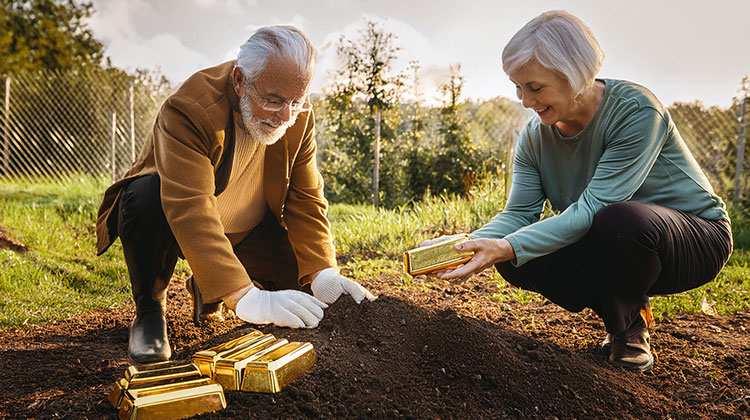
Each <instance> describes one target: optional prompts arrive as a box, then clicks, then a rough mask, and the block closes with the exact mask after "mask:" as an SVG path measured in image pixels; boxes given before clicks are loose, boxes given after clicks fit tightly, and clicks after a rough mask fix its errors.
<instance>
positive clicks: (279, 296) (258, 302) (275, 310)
mask: <svg viewBox="0 0 750 420" xmlns="http://www.w3.org/2000/svg"><path fill="white" fill-rule="evenodd" d="M327 307H328V305H326V304H325V303H323V302H321V301H319V300H318V299H316V298H315V297H313V296H310V295H308V294H307V293H305V292H300V291H298V290H277V291H267V290H261V289H258V288H257V287H254V288H252V289H250V290H249V291H248V292H247V293H246V294H245V296H243V297H242V299H240V301H239V302H237V307H236V308H235V311H234V312H235V313H236V314H237V316H238V317H239V318H240V319H242V320H243V321H247V322H250V323H252V324H275V325H278V326H280V327H290V328H303V327H304V328H315V327H317V326H318V323H319V322H320V320H321V319H323V309H325V308H327Z"/></svg>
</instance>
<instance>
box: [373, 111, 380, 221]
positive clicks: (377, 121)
mask: <svg viewBox="0 0 750 420" xmlns="http://www.w3.org/2000/svg"><path fill="white" fill-rule="evenodd" d="M374 149H375V167H374V168H373V170H372V205H373V206H375V207H377V206H378V198H379V197H380V191H379V188H380V107H379V106H377V105H375V147H374Z"/></svg>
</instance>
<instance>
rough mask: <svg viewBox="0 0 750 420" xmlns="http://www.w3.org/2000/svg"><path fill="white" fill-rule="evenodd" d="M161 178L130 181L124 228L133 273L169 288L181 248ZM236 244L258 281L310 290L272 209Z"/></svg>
mask: <svg viewBox="0 0 750 420" xmlns="http://www.w3.org/2000/svg"><path fill="white" fill-rule="evenodd" d="M160 182H161V181H160V178H159V175H156V174H153V175H145V176H142V177H139V178H136V179H135V180H133V181H131V182H130V183H129V184H128V185H127V187H125V189H124V190H123V194H122V198H121V200H120V228H119V234H120V240H121V241H122V246H123V250H124V251H125V252H126V261H127V264H128V271H129V272H130V273H131V278H132V277H133V276H132V274H133V273H137V274H138V276H139V277H138V278H154V279H156V285H155V286H156V287H155V289H157V290H164V289H165V288H166V285H167V284H168V283H169V279H170V277H171V276H172V273H173V271H174V267H175V265H176V264H177V258H178V257H179V256H180V254H181V253H180V248H179V245H178V244H177V241H176V240H175V237H174V235H173V234H172V230H171V228H170V227H169V224H168V223H167V219H166V218H165V216H164V211H163V210H162V206H161V193H160ZM233 248H234V253H235V255H236V256H237V258H238V259H239V260H240V262H241V263H242V265H243V266H244V267H245V270H246V271H247V273H248V275H249V276H250V278H251V279H252V280H253V282H255V283H256V285H258V286H260V287H262V288H264V289H267V290H277V289H296V290H305V291H308V292H309V286H305V287H301V286H299V283H298V282H297V260H296V258H295V257H294V252H293V251H292V247H291V244H290V243H289V239H288V237H287V233H286V230H285V229H284V228H283V227H281V225H279V223H278V221H277V220H276V218H275V217H274V215H273V213H272V212H271V211H270V210H268V211H267V214H266V217H265V219H263V221H262V222H260V223H259V224H258V225H257V226H256V227H255V228H253V230H252V231H250V233H249V234H248V235H247V236H245V238H243V239H242V240H241V241H239V242H238V243H236V244H235V245H234V247H233ZM207 258H210V256H207ZM188 263H189V261H188ZM160 286H161V287H160Z"/></svg>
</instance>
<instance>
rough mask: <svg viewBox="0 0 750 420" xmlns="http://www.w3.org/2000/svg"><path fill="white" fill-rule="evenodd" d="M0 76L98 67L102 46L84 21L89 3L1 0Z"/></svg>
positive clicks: (92, 11) (56, 0) (91, 12)
mask: <svg viewBox="0 0 750 420" xmlns="http://www.w3.org/2000/svg"><path fill="white" fill-rule="evenodd" d="M2 2H3V9H2V16H0V74H8V73H13V72H19V71H29V70H30V71H37V70H67V69H74V68H83V67H98V66H100V65H102V64H103V61H104V46H103V45H102V44H101V43H100V42H99V41H97V40H96V39H94V36H93V33H92V32H91V29H89V27H88V23H87V20H88V19H89V18H90V17H91V16H92V15H93V13H94V6H93V4H92V3H91V2H79V1H77V0H27V1H16V0H2Z"/></svg>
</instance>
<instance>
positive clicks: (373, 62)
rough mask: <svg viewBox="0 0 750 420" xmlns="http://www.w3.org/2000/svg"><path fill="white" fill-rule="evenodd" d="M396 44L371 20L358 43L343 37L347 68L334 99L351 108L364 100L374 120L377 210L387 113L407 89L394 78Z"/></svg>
mask: <svg viewBox="0 0 750 420" xmlns="http://www.w3.org/2000/svg"><path fill="white" fill-rule="evenodd" d="M395 42H396V35H395V34H393V33H390V32H386V31H385V30H384V29H383V28H382V25H381V24H380V23H379V22H376V21H374V20H370V19H367V20H366V21H365V29H364V30H360V31H359V39H358V40H357V42H352V41H351V40H348V39H346V38H345V37H343V36H342V37H341V39H340V44H339V47H338V54H339V57H340V58H341V59H342V61H343V67H342V68H341V69H340V70H339V71H338V76H339V80H340V82H339V83H338V85H336V86H334V89H333V90H334V96H338V97H339V98H341V99H343V98H345V97H348V98H349V99H346V100H344V103H348V104H354V103H356V100H357V99H358V98H360V97H361V98H363V100H364V102H365V103H366V104H367V107H368V109H369V114H370V116H371V118H372V138H373V143H372V155H373V160H372V162H373V169H372V203H373V205H375V206H377V205H378V203H379V201H380V158H381V134H382V133H381V129H382V128H383V126H382V122H383V112H384V111H385V110H387V109H389V108H391V106H392V105H393V104H395V103H398V99H399V94H400V89H401V87H402V85H403V82H402V77H401V76H400V75H393V74H392V65H393V63H394V61H395V60H396V59H397V58H398V57H399V54H400V52H401V48H400V47H398V46H396V44H395ZM386 128H390V126H386ZM358 152H359V151H358Z"/></svg>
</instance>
